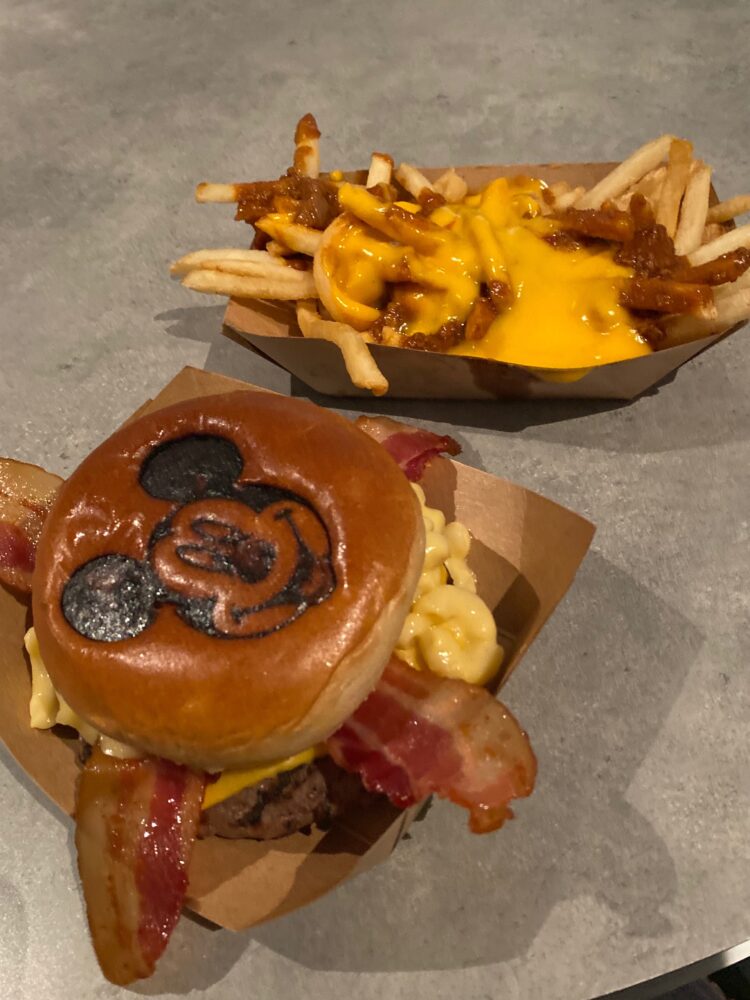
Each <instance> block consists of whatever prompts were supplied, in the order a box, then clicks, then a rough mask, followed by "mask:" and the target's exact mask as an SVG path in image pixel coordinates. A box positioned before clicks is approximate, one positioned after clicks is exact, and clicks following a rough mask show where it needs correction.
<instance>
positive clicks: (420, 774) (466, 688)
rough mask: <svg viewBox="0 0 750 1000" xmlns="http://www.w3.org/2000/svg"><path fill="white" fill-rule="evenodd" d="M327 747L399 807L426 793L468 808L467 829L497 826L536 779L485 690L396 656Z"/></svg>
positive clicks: (526, 749) (511, 722)
mask: <svg viewBox="0 0 750 1000" xmlns="http://www.w3.org/2000/svg"><path fill="white" fill-rule="evenodd" d="M327 745H328V750H329V752H330V754H331V757H333V759H334V761H335V762H336V763H337V764H338V765H339V767H342V768H344V770H347V771H352V772H355V773H356V774H358V775H359V776H360V779H361V781H362V783H363V785H364V786H365V788H367V789H368V791H371V792H380V793H382V794H385V795H387V796H388V798H389V799H390V800H391V802H393V803H394V805H397V806H400V807H402V808H405V807H406V806H409V805H413V804H414V803H416V802H419V801H421V800H422V799H424V798H426V797H427V796H428V795H432V794H434V795H439V796H440V797H441V798H447V799H450V800H451V801H452V802H455V803H456V804H457V805H460V806H463V807H464V808H465V809H468V810H469V813H470V818H469V827H470V829H471V830H472V831H473V832H474V833H488V832H489V831H491V830H497V829H498V828H499V827H501V826H502V825H503V823H504V822H505V820H506V819H510V818H511V817H512V815H513V813H512V811H511V809H510V808H509V803H510V802H511V801H512V800H513V799H516V798H522V797H524V796H526V795H530V794H531V791H532V789H533V787H534V780H535V778H536V757H535V756H534V752H533V750H532V749H531V746H530V744H529V741H528V738H527V736H526V734H525V733H524V732H523V730H522V729H521V728H520V726H519V725H518V723H517V722H516V720H515V719H514V718H513V716H512V715H511V714H510V712H509V711H508V710H507V708H505V706H504V705H502V704H501V703H500V702H499V701H497V700H496V699H495V698H493V696H492V695H491V694H490V693H489V691H486V690H485V689H484V688H481V687H478V686H476V685H474V684H467V683H465V682H464V681H457V680H448V679H446V678H443V677H438V676H436V675H435V674H431V673H430V672H429V671H417V670H413V669H412V668H411V667H408V666H407V665H406V664H405V663H403V662H402V661H401V660H399V659H398V658H397V657H392V658H391V660H390V662H389V664H388V666H387V667H386V669H385V672H384V673H383V676H382V678H381V680H380V682H379V683H378V686H377V687H376V689H375V690H374V691H373V692H372V694H371V695H370V696H369V697H368V698H367V699H366V701H365V702H364V703H363V704H362V705H360V707H359V708H358V709H357V711H356V712H355V713H354V714H353V715H352V717H351V718H350V719H349V720H348V721H347V722H346V723H344V725H343V726H342V727H341V729H339V730H338V731H337V732H336V733H334V734H333V736H331V737H330V739H329V740H328V744H327Z"/></svg>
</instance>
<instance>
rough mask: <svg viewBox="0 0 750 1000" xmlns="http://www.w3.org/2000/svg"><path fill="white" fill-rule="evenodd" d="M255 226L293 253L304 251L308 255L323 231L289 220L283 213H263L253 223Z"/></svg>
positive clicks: (321, 237) (311, 254) (314, 247)
mask: <svg viewBox="0 0 750 1000" xmlns="http://www.w3.org/2000/svg"><path fill="white" fill-rule="evenodd" d="M255 228H256V229H260V230H261V231H262V232H264V233H266V234H267V235H268V236H270V237H271V239H272V240H275V241H276V242H277V243H280V244H281V245H282V246H285V247H289V249H290V250H293V251H294V252H295V253H304V254H307V255H308V256H309V257H312V256H313V254H314V253H315V251H316V250H317V249H318V247H319V246H320V242H321V240H322V239H323V233H322V232H321V231H320V230H319V229H311V228H310V227H309V226H302V225H300V223H298V222H290V220H289V219H288V218H287V217H286V216H285V215H281V214H274V215H264V216H263V218H262V219H258V221H257V222H256V223H255Z"/></svg>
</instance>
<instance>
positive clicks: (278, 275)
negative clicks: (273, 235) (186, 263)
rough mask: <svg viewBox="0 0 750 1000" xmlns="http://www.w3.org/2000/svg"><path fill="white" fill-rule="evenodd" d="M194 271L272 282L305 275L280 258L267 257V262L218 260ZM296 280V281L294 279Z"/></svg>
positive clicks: (201, 265) (299, 269)
mask: <svg viewBox="0 0 750 1000" xmlns="http://www.w3.org/2000/svg"><path fill="white" fill-rule="evenodd" d="M193 270H200V271H221V272H222V273H223V274H241V275H247V276H248V277H254V278H255V277H257V278H270V279H271V280H272V281H286V280H287V278H288V277H289V276H290V275H292V274H304V273H305V270H303V269H302V268H296V267H290V266H289V265H288V264H285V263H284V262H283V260H281V259H280V258H278V257H272V256H271V255H270V254H267V255H266V260H265V261H255V260H216V261H211V262H208V261H206V262H204V263H203V264H199V265H198V268H197V269H196V268H193ZM292 280H296V279H292Z"/></svg>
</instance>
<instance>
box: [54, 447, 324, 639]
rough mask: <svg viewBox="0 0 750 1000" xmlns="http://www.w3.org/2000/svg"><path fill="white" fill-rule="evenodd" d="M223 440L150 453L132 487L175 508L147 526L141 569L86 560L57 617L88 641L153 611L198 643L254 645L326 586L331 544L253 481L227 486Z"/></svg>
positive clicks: (109, 559)
mask: <svg viewBox="0 0 750 1000" xmlns="http://www.w3.org/2000/svg"><path fill="white" fill-rule="evenodd" d="M242 465H243V462H242V456H241V455H240V453H239V451H238V450H237V448H236V447H235V446H234V445H233V444H232V442H231V441H227V440H226V439H225V438H220V437H205V436H200V437H199V436H197V435H193V436H190V437H186V438H181V439H179V440H177V441H173V442H169V443H167V444H166V445H161V446H160V447H158V448H157V449H156V450H155V451H154V452H153V453H152V454H151V455H149V456H148V457H147V458H146V460H145V462H144V463H143V468H142V470H141V474H140V477H139V483H140V487H141V488H142V489H143V490H145V491H146V492H147V493H149V494H150V495H151V496H152V497H154V498H156V499H161V500H165V501H172V502H173V503H175V502H176V503H177V504H178V506H177V507H173V508H172V510H171V513H170V514H169V515H168V516H166V517H165V518H164V519H163V520H161V521H159V523H158V524H157V525H156V526H155V528H154V530H153V532H152V534H151V538H150V540H149V544H148V556H147V559H146V561H144V562H139V561H137V560H135V559H130V558H128V557H127V556H123V555H120V554H108V555H102V556H98V557H95V558H94V559H92V560H91V561H89V562H87V563H86V564H85V565H83V566H81V567H80V568H79V569H77V570H76V571H75V572H74V573H73V575H72V576H71V578H70V580H69V581H68V582H67V584H66V585H65V587H64V589H63V597H62V607H63V614H64V615H65V618H66V620H67V622H68V624H69V625H71V626H72V627H73V628H74V629H75V630H76V631H77V632H79V633H80V634H81V635H83V636H85V637H86V638H88V639H96V640H99V641H101V642H116V641H118V640H120V639H132V638H133V637H134V636H136V635H138V633H139V632H141V631H142V630H143V629H145V628H146V627H147V626H148V625H149V624H150V622H151V621H152V619H153V615H154V609H155V606H156V605H157V604H167V603H171V604H174V605H175V606H176V607H177V609H178V614H179V615H180V617H181V618H182V619H183V620H184V621H185V622H187V623H188V624H189V625H192V626H193V628H196V629H199V630H200V631H202V632H205V633H206V634H208V635H215V636H222V637H224V638H252V637H258V638H262V637H263V636H265V635H267V634H268V633H269V632H274V631H276V630H277V629H280V628H283V627H284V626H286V625H289V624H291V622H293V621H294V620H295V619H296V618H298V617H299V616H300V615H301V614H303V613H304V611H305V610H306V609H307V608H308V607H310V606H311V605H315V604H319V603H320V602H321V601H324V600H325V599H326V598H327V597H328V596H329V595H330V594H331V592H332V591H333V589H334V585H335V584H334V574H333V567H332V565H331V552H330V539H329V537H328V532H327V531H326V528H325V525H324V524H323V522H322V521H321V519H320V516H319V515H318V514H317V513H316V511H315V510H314V509H313V508H312V506H311V505H310V504H309V503H307V502H306V501H304V500H303V499H302V498H301V497H299V496H297V495H296V494H294V493H292V492H290V491H288V490H281V489H279V488H278V487H272V486H268V485H266V484H263V483H251V484H243V483H239V482H235V481H234V477H235V476H237V475H239V473H240V472H241V470H242Z"/></svg>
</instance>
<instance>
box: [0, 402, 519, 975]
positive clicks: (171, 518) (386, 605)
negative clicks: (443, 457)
mask: <svg viewBox="0 0 750 1000" xmlns="http://www.w3.org/2000/svg"><path fill="white" fill-rule="evenodd" d="M456 450H457V446H456V445H455V442H453V441H452V439H450V438H439V437H437V436H436V435H433V434H430V433H428V432H425V431H420V430H411V429H408V428H404V427H403V426H402V425H395V424H393V422H390V421H384V420H373V419H367V418H365V419H363V418H360V421H359V424H358V425H355V424H353V423H351V422H349V421H347V420H345V419H344V418H342V417H340V416H338V415H336V414H334V413H331V412H329V411H326V410H324V409H321V408H319V407H316V406H314V405H313V404H311V403H308V402H306V401H300V400H291V399H287V398H284V397H281V396H276V395H273V394H269V393H262V392H252V391H241V392H232V393H228V394H224V395H220V396H210V397H203V398H201V399H199V400H191V401H189V402H185V403H179V404H177V405H174V406H171V407H169V408H166V409H162V410H159V411H157V412H154V413H151V414H149V415H147V416H143V417H140V418H139V419H136V420H135V421H133V422H132V423H130V424H128V425H126V426H125V427H124V428H121V429H120V430H118V431H117V432H116V433H115V434H113V435H112V436H111V437H110V438H109V439H108V440H107V441H105V442H104V443H103V444H102V445H100V446H99V447H98V448H97V449H96V450H95V451H94V452H92V453H91V455H89V456H88V458H86V459H85V460H84V461H83V463H82V464H81V465H80V466H79V468H78V469H77V470H76V471H75V472H74V473H73V474H72V475H71V477H70V478H69V479H68V480H67V481H65V482H64V483H61V484H60V485H59V488H57V489H56V490H52V489H47V490H46V491H45V489H44V483H43V482H40V476H39V470H37V472H36V473H35V474H34V475H29V474H26V475H25V476H24V475H23V474H19V472H18V468H19V467H18V465H13V464H12V463H11V464H10V465H9V464H8V463H5V465H4V466H2V467H0V578H1V579H4V580H5V581H6V582H7V583H9V584H11V585H13V586H15V587H16V588H20V589H24V587H26V588H29V589H30V592H31V604H32V619H33V630H32V631H31V632H30V633H29V635H28V636H27V648H28V650H29V655H30V659H31V664H32V679H33V695H32V723H33V724H35V725H42V726H43V725H52V724H55V723H64V724H67V725H73V726H74V727H75V728H76V729H77V730H78V732H79V733H80V734H81V738H82V749H81V755H80V756H81V770H80V775H79V778H78V786H77V794H76V817H75V818H76V846H77V850H78V867H79V873H80V876H81V881H82V886H83V891H84V897H85V901H86V908H87V914H88V920H89V927H90V930H91V935H92V940H93V944H94V948H95V951H96V954H97V957H98V959H99V962H100V965H101V967H102V970H103V972H104V974H105V975H106V976H107V978H108V979H109V980H110V981H112V982H115V983H118V984H127V983H129V982H132V981H133V980H135V979H138V978H142V977H145V976H148V975H150V974H151V973H152V972H153V970H154V967H155V964H156V961H157V960H158V958H159V956H160V955H161V953H162V952H163V950H164V948H165V947H166V945H167V942H168V940H169V936H170V934H171V932H172V930H173V928H174V926H175V925H176V922H177V920H178V918H179V914H180V911H181V908H182V904H183V900H184V897H185V892H186V890H187V883H188V866H189V862H190V854H191V850H192V845H193V843H194V841H195V839H196V837H199V836H223V837H254V838H261V839H265V838H273V837H281V836H286V835H288V834H290V833H292V832H295V831H297V830H301V829H302V830H304V829H306V828H309V827H310V826H311V825H313V824H317V825H319V826H325V825H327V824H330V823H331V821H332V820H333V819H334V818H335V817H336V816H338V815H341V814H342V813H344V812H346V811H347V810H352V809H356V808H358V807H361V806H362V805H363V804H364V803H367V802H369V801H371V800H372V799H373V798H374V797H376V796H386V797H387V798H388V799H389V800H390V801H391V802H392V803H394V804H395V805H397V806H400V807H406V806H408V805H412V804H414V803H416V802H419V801H421V800H423V799H425V798H426V797H428V796H429V795H430V794H437V795H439V796H442V797H445V798H449V799H451V800H452V801H453V802H455V803H457V804H458V805H460V806H463V807H464V808H466V809H467V810H468V811H469V815H470V827H471V829H472V830H474V831H475V832H487V831H490V830H494V829H497V828H498V827H499V826H501V825H502V823H503V822H504V820H505V819H506V818H508V817H509V816H510V815H512V814H511V812H510V809H509V803H510V801H511V800H512V799H514V798H517V797H521V796H525V795H528V794H529V793H530V792H531V790H532V787H533V783H534V778H535V772H536V762H535V758H534V755H533V752H532V751H531V748H530V746H529V743H528V740H527V738H526V736H525V734H524V733H523V731H522V730H521V729H520V727H519V726H518V724H517V723H516V721H515V719H514V718H513V716H512V715H511V714H510V713H509V712H508V711H507V709H505V707H504V706H503V705H502V704H501V703H500V702H498V701H496V700H495V699H494V698H493V696H492V695H491V694H490V693H489V692H488V691H487V690H486V689H485V688H484V687H483V686H482V685H481V683H476V682H477V681H480V682H481V681H482V680H485V679H487V677H488V676H490V674H491V671H492V670H494V669H496V668H497V665H498V663H499V656H500V651H499V647H498V646H497V643H496V635H495V632H494V623H492V624H491V625H490V624H488V621H489V622H491V614H490V612H489V610H488V609H486V607H484V606H483V604H482V602H481V600H480V599H479V598H478V597H477V595H475V594H473V595H472V594H471V585H470V581H467V580H465V579H463V577H462V574H464V573H467V572H468V571H467V570H466V569H465V566H463V564H462V562H461V559H459V558H458V557H455V558H453V560H452V561H451V558H449V557H448V556H446V555H445V554H444V553H443V554H440V553H438V556H436V555H435V552H436V550H437V549H439V548H440V545H439V544H438V542H437V541H436V539H437V538H438V535H439V532H438V531H437V528H436V520H435V518H436V517H437V514H438V513H439V512H431V510H430V508H428V507H426V506H425V503H424V496H423V494H422V493H421V491H420V490H419V488H418V487H416V486H415V480H417V479H419V478H420V476H421V474H422V471H423V470H424V467H425V465H426V463H427V462H428V461H429V460H430V458H431V457H432V456H434V455H436V454H438V453H439V452H441V451H449V452H453V453H455V451H456ZM9 468H11V469H14V470H15V472H14V473H13V474H11V473H9V472H8V469H9ZM27 468H28V467H27ZM3 470H4V471H3ZM14 475H15V478H14ZM41 475H42V476H43V475H44V474H43V473H42V474H41ZM47 485H48V486H51V485H52V483H51V482H49V483H48V484H47ZM54 485H55V486H56V485H57V483H55V484H54ZM440 517H442V515H440ZM431 518H432V519H431ZM437 520H438V521H439V518H437ZM442 523H443V524H444V518H443V521H442ZM449 528H451V529H454V526H449ZM459 529H460V525H459V526H456V527H455V530H452V531H451V532H447V534H448V535H449V536H450V539H452V541H450V539H449V542H446V543H445V544H446V545H447V546H448V548H450V544H455V545H458V546H459V548H460V547H461V546H462V545H463V546H464V548H466V547H467V546H468V543H466V542H465V541H463V540H462V538H463V536H462V535H461V532H460V530H459ZM441 530H442V529H441ZM446 530H447V529H446ZM464 530H465V529H464ZM9 540H10V541H9ZM449 543H450V544H449ZM440 544H442V543H440ZM446 551H447V549H446ZM464 554H465V553H464ZM436 559H438V562H439V565H437V564H436V562H435V561H436ZM440 560H442V561H440ZM462 566H463V568H462ZM32 567H33V569H32ZM446 567H447V568H446ZM430 574H432V575H430ZM436 574H437V575H436ZM436 581H437V582H436ZM451 588H452V589H451ZM446 592H447V593H446ZM448 605H450V607H451V608H453V609H454V611H453V612H451V613H452V614H454V619H451V621H454V624H453V625H450V627H446V628H443V629H442V631H440V630H439V629H437V630H435V629H434V628H433V626H434V624H435V622H437V621H438V620H439V619H440V615H441V614H443V611H442V610H441V609H443V608H445V607H448ZM483 607H484V611H485V612H486V616H487V617H486V618H485V617H483V611H482V608H483ZM456 608H458V609H459V610H458V611H456V610H455V609H456ZM459 612H460V613H461V614H463V615H464V618H465V621H466V623H467V625H466V631H465V633H464V632H461V629H460V628H458V626H456V625H455V621H457V620H458V617H457V616H458V615H459ZM415 637H416V638H415ZM417 639H419V642H417V641H416V640H417ZM472 643H473V645H471V644H472ZM469 645H471V649H472V654H471V670H472V671H474V673H471V672H470V673H469V674H464V673H462V672H461V671H462V670H463V666H464V661H467V662H468V660H467V656H466V655H465V652H464V651H465V649H468V646H469ZM417 648H419V649H421V650H422V653H423V656H422V658H421V659H420V658H419V655H421V654H419V655H418V654H417V652H415V650H417ZM394 651H395V653H396V654H397V655H394ZM457 665H458V666H457ZM476 671H479V672H478V673H477V672H476ZM488 671H490V673H488ZM35 712H36V715H37V717H36V719H35V718H34V713H35Z"/></svg>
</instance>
